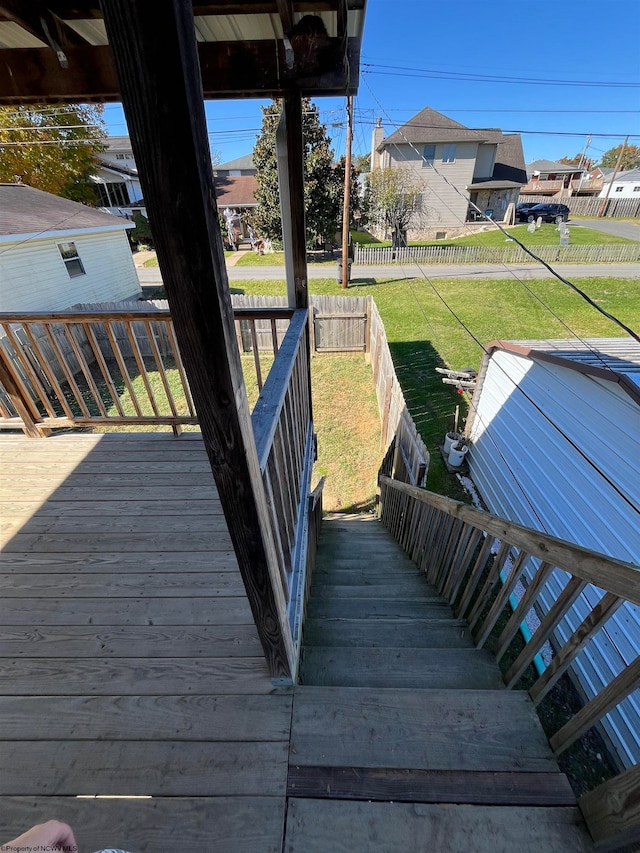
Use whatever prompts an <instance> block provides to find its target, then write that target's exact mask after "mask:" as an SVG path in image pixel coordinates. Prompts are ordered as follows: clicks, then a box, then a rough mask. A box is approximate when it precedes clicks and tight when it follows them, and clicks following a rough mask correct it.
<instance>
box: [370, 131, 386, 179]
mask: <svg viewBox="0 0 640 853" xmlns="http://www.w3.org/2000/svg"><path fill="white" fill-rule="evenodd" d="M383 139H384V127H383V126H382V119H381V118H377V119H376V126H375V127H374V128H373V133H372V134H371V171H372V172H373V171H374V170H375V169H379V168H380V154H379V153H378V151H377V150H376V149H377V147H378V145H380V143H381V142H382V140H383Z"/></svg>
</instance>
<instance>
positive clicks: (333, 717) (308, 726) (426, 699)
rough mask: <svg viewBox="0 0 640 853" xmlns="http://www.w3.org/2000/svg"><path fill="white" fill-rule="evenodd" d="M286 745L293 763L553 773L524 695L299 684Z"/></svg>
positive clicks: (544, 742)
mask: <svg viewBox="0 0 640 853" xmlns="http://www.w3.org/2000/svg"><path fill="white" fill-rule="evenodd" d="M291 743H292V745H293V747H294V748H295V751H292V756H291V759H290V762H291V763H295V764H298V765H314V766H315V765H328V766H333V767H388V768H406V769H415V770H482V771H495V772H510V771H514V772H515V771H518V772H525V771H530V772H542V773H547V772H552V771H557V765H556V763H555V760H554V758H553V755H552V753H551V749H550V747H549V744H548V742H547V739H546V737H545V735H544V732H543V731H542V728H541V726H540V723H539V721H538V717H537V715H536V712H535V709H534V707H533V704H532V702H531V700H530V698H529V696H528V694H527V693H525V692H524V691H510V690H496V691H494V690H409V689H386V690H385V689H382V690H381V689H365V688H354V687H314V686H307V685H301V686H299V687H297V688H296V693H295V697H294V702H293V725H292V733H291ZM412 849H415V848H412Z"/></svg>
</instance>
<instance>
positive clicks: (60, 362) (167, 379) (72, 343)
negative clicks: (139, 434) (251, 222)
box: [0, 306, 293, 436]
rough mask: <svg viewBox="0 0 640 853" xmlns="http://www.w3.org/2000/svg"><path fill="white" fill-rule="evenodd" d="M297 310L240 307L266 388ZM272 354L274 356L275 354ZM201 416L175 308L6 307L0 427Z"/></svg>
mask: <svg viewBox="0 0 640 853" xmlns="http://www.w3.org/2000/svg"><path fill="white" fill-rule="evenodd" d="M292 314H293V311H292V310H291V309H287V308H278V309H266V310H261V309H251V310H247V309H239V310H237V311H235V312H234V317H235V320H236V330H237V336H238V344H239V346H240V348H241V351H251V352H252V354H253V362H254V370H255V376H256V382H257V386H258V390H260V389H262V386H263V382H264V377H265V375H266V372H267V370H268V365H265V364H264V362H263V361H262V360H261V359H264V357H265V353H266V354H267V355H269V356H273V357H275V355H276V354H277V352H278V348H279V344H280V342H281V340H282V337H283V334H284V328H283V326H284V325H286V324H288V322H289V320H290V318H291V316H292ZM269 361H271V358H269ZM197 423H198V418H197V414H196V411H195V408H194V405H193V400H192V399H191V393H190V391H189V385H188V382H187V378H186V374H185V371H184V367H183V364H182V360H181V357H180V352H179V350H178V345H177V342H176V337H175V334H174V330H173V324H172V321H171V315H170V313H169V311H167V310H150V309H149V308H145V307H144V306H142V308H140V309H132V310H130V311H118V312H102V311H82V312H66V311H65V312H61V313H57V314H51V313H49V314H47V313H31V314H1V315H0V427H12V428H22V429H23V430H24V431H25V433H27V434H28V435H32V436H37V435H46V434H47V432H48V431H49V430H50V429H52V428H59V427H77V426H84V427H86V426H99V425H109V426H117V425H120V426H132V425H155V424H168V425H170V426H171V427H172V428H173V430H174V432H176V433H179V432H180V430H181V428H182V426H184V425H185V424H197Z"/></svg>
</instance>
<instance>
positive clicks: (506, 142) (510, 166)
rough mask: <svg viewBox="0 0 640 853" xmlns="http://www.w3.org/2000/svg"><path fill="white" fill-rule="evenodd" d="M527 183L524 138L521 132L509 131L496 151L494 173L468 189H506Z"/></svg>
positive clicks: (476, 181) (477, 181)
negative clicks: (523, 147) (523, 148)
mask: <svg viewBox="0 0 640 853" xmlns="http://www.w3.org/2000/svg"><path fill="white" fill-rule="evenodd" d="M526 183H527V172H526V169H525V165H524V154H523V151H522V139H521V138H520V134H519V133H507V134H504V135H503V136H502V141H501V142H500V144H499V145H498V150H497V151H496V162H495V164H494V167H493V174H492V175H491V177H490V178H488V179H487V180H478V179H476V180H475V181H474V182H473V184H470V185H469V186H468V187H467V189H468V190H479V189H483V190H491V189H505V188H508V187H513V188H515V187H521V186H524V184H526Z"/></svg>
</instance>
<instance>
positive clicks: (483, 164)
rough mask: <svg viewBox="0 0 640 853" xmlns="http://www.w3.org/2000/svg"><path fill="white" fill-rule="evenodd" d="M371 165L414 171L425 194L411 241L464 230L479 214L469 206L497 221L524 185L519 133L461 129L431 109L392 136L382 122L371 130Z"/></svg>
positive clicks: (424, 110)
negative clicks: (440, 231)
mask: <svg viewBox="0 0 640 853" xmlns="http://www.w3.org/2000/svg"><path fill="white" fill-rule="evenodd" d="M371 165H372V169H376V168H399V167H409V168H411V169H415V171H416V173H417V177H418V179H419V180H420V181H421V182H422V184H423V192H422V203H421V205H420V213H419V216H417V217H416V220H415V222H414V223H412V228H411V231H410V233H409V235H408V236H410V237H417V236H418V235H419V234H425V233H428V232H431V231H432V230H434V229H441V228H443V227H445V228H446V229H447V230H448V232H450V231H451V230H452V229H455V228H461V229H462V228H464V227H465V223H466V222H469V221H474V220H475V219H476V216H479V214H478V213H477V211H476V210H475V208H473V206H472V205H470V202H472V203H473V204H475V205H477V206H478V207H479V208H480V210H481V211H482V212H485V211H489V210H490V211H491V214H490V215H491V216H492V218H494V219H496V220H499V221H501V220H503V219H504V217H505V214H506V212H507V209H508V207H509V204H510V203H511V202H513V203H515V202H517V200H518V195H519V192H520V187H521V186H523V185H524V184H526V182H527V175H526V171H525V165H524V156H523V153H522V142H521V139H520V136H519V135H518V134H504V133H503V132H502V131H501V130H498V129H497V128H469V127H465V125H463V124H460V123H459V122H457V121H454V120H453V119H450V118H448V117H447V116H445V115H443V114H442V113H439V112H437V111H436V110H433V109H431V108H430V107H425V109H423V110H422V111H421V112H419V113H418V114H417V115H415V116H414V117H413V118H412V119H410V120H409V121H408V122H407V123H406V124H404V125H403V126H402V127H400V128H398V129H397V130H396V131H395V132H394V133H392V134H391V135H390V136H387V137H385V136H384V128H383V127H382V125H381V124H379V125H378V126H377V127H375V128H374V131H373V146H372V157H371Z"/></svg>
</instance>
